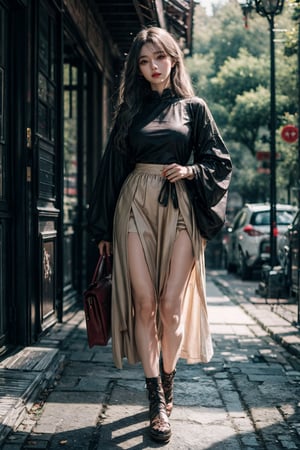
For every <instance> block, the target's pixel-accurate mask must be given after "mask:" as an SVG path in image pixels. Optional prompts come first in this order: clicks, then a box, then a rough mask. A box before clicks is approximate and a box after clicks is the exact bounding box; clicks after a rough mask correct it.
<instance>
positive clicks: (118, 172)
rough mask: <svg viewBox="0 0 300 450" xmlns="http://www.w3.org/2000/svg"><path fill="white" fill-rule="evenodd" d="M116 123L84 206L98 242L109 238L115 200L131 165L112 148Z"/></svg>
mask: <svg viewBox="0 0 300 450" xmlns="http://www.w3.org/2000/svg"><path fill="white" fill-rule="evenodd" d="M116 126H117V124H115V126H114V127H113V129H112V131H111V134H110V137H109V140H108V143H107V145H106V149H105V152H104V155H103V157H102V159H101V161H100V165H99V169H98V173H97V177H96V182H95V185H94V188H93V191H92V195H91V198H90V201H89V207H88V210H87V222H88V231H89V232H90V234H91V235H92V237H93V239H94V240H95V241H96V242H97V243H99V242H100V241H101V240H104V241H108V242H111V241H112V234H113V218H114V212H115V207H116V203H117V200H118V197H119V193H120V190H121V187H122V184H123V183H124V181H125V179H126V177H127V175H128V174H129V172H130V170H131V168H132V165H131V164H129V162H128V157H127V156H126V155H125V154H122V153H121V152H120V151H118V150H116V149H115V148H114V145H113V139H114V136H115V133H116Z"/></svg>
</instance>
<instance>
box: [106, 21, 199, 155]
mask: <svg viewBox="0 0 300 450" xmlns="http://www.w3.org/2000/svg"><path fill="white" fill-rule="evenodd" d="M148 43H150V44H152V45H155V46H156V47H158V48H159V49H162V50H163V51H164V52H165V53H166V54H167V55H169V56H170V57H171V58H172V60H173V62H174V63H175V64H174V66H173V67H172V69H171V74H170V82H171V86H170V88H171V89H172V91H173V92H174V94H175V95H176V96H177V97H180V98H188V97H192V96H193V95H194V90H193V87H192V84H191V81H190V77H189V76H188V74H187V71H186V69H185V67H184V63H183V55H182V52H181V49H180V47H179V45H178V43H177V42H176V40H175V39H174V38H173V36H172V35H171V34H170V33H169V32H168V31H166V30H164V29H163V28H158V27H150V28H145V29H143V30H141V31H140V32H139V33H138V34H137V35H136V37H135V39H134V40H133V43H132V45H131V48H130V51H129V53H128V56H127V59H126V62H125V65H124V70H123V72H122V77H121V83H120V88H119V99H118V106H117V110H116V120H117V129H116V134H115V137H114V147H115V148H116V149H117V150H119V151H121V152H125V153H126V147H127V146H126V137H127V134H128V129H129V127H130V125H131V124H132V121H133V118H134V117H135V115H136V114H137V113H138V112H139V111H140V109H141V106H142V104H143V101H144V98H145V97H146V96H147V95H149V93H150V92H151V86H150V83H149V82H148V81H146V80H145V78H144V77H143V76H142V75H141V74H140V70H139V56H140V52H141V49H142V47H143V45H145V44H148Z"/></svg>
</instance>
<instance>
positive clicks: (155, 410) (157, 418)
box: [146, 377, 171, 442]
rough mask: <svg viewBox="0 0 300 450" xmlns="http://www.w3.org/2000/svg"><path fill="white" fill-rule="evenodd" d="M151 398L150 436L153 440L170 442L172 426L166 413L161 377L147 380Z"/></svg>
mask: <svg viewBox="0 0 300 450" xmlns="http://www.w3.org/2000/svg"><path fill="white" fill-rule="evenodd" d="M146 386H147V389H148V398H149V402H150V404H149V415H150V434H151V437H152V439H153V440H155V441H158V442H168V441H169V440H170V437H171V426H170V423H169V419H168V416H167V412H166V401H165V396H164V391H163V388H162V384H161V378H160V377H154V378H146Z"/></svg>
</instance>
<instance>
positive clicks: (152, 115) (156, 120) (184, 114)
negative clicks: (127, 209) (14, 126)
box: [88, 89, 232, 242]
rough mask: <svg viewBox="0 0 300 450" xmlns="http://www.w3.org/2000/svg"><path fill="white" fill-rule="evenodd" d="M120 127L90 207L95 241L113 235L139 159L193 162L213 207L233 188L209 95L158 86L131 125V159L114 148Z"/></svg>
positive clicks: (98, 176)
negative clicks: (118, 205)
mask: <svg viewBox="0 0 300 450" xmlns="http://www.w3.org/2000/svg"><path fill="white" fill-rule="evenodd" d="M117 126H118V120H116V124H115V126H114V128H113V130H112V132H111V135H110V138H109V140H108V143H107V146H106V150H105V153H104V156H103V158H102V160H101V164H100V168H99V171H98V175H97V179H96V183H95V186H94V190H93V193H92V197H91V201H90V204H89V209H88V227H89V230H90V232H91V233H92V235H93V237H94V239H95V241H96V242H99V241H100V240H105V241H111V240H112V225H113V216H114V210H115V206H116V202H117V199H118V196H119V193H120V190H121V187H122V184H123V183H124V181H125V179H126V177H127V176H128V174H129V173H130V172H131V171H132V169H133V167H134V164H135V163H149V164H171V163H178V164H181V165H187V164H194V168H195V170H196V172H197V183H201V184H202V185H203V189H205V191H206V194H205V196H206V198H207V201H208V206H209V204H215V203H216V202H217V201H218V198H220V197H221V196H223V195H224V191H226V190H227V189H228V185H229V180H230V174H231V170H232V166H231V160H230V156H229V153H228V150H227V148H226V146H225V144H224V142H223V140H222V138H221V136H220V133H219V131H218V129H217V126H216V124H215V122H214V119H213V117H212V115H211V113H210V111H209V109H208V107H207V105H206V103H205V102H204V100H202V99H200V98H198V97H193V98H185V99H182V98H178V97H177V96H175V95H174V94H173V93H172V91H171V90H170V89H166V90H164V92H163V93H162V95H159V94H158V93H157V92H154V91H153V92H152V93H151V94H150V95H149V96H148V97H146V99H145V101H144V104H143V107H142V108H141V111H140V113H138V114H137V115H136V116H135V118H134V121H133V124H132V126H131V127H130V129H129V132H128V145H129V148H130V152H129V155H130V158H129V157H128V156H126V155H125V156H124V155H123V154H122V153H120V152H118V151H116V150H115V149H114V148H113V137H114V135H115V133H116V127H117ZM211 202H212V203H211Z"/></svg>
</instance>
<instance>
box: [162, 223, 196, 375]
mask: <svg viewBox="0 0 300 450" xmlns="http://www.w3.org/2000/svg"><path fill="white" fill-rule="evenodd" d="M193 263H194V256H193V248H192V243H191V240H190V238H189V236H188V234H187V232H186V231H185V230H183V231H181V232H180V233H179V235H178V237H177V239H176V241H175V244H174V248H173V254H172V257H171V266H170V274H169V278H168V280H167V284H166V288H165V290H164V293H163V296H162V298H161V299H160V303H159V304H160V316H161V320H162V325H163V336H162V354H163V362H164V371H165V372H166V373H171V372H172V371H173V370H174V369H175V367H176V363H177V360H178V357H179V353H180V349H181V345H182V339H183V323H182V314H181V312H182V295H183V290H184V287H185V285H186V282H187V279H188V275H189V273H190V271H191V269H192V266H193Z"/></svg>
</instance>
